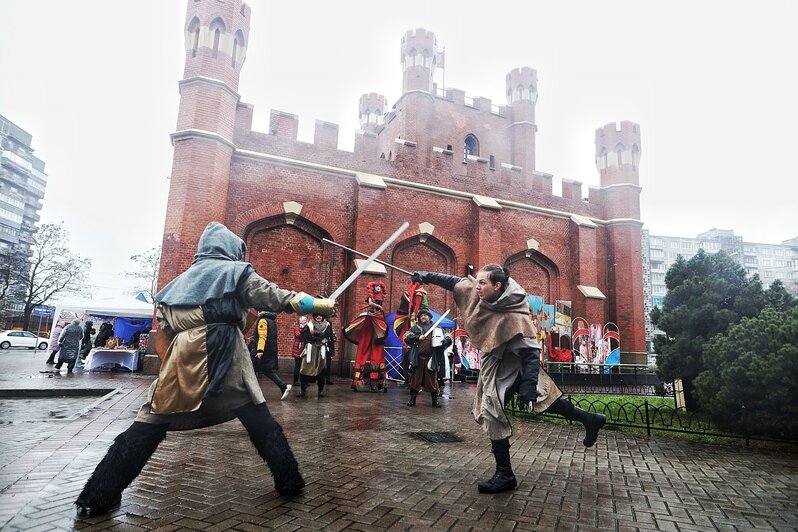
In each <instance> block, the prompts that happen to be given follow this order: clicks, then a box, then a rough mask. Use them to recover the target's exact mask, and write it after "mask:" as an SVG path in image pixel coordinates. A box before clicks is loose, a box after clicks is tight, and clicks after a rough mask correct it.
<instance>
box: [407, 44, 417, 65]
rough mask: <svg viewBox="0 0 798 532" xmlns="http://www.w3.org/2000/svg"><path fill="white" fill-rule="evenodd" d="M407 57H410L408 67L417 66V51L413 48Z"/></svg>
mask: <svg viewBox="0 0 798 532" xmlns="http://www.w3.org/2000/svg"><path fill="white" fill-rule="evenodd" d="M407 55H408V56H409V57H408V60H407V66H410V67H411V66H416V49H415V48H411V49H410V53H408V54H407Z"/></svg>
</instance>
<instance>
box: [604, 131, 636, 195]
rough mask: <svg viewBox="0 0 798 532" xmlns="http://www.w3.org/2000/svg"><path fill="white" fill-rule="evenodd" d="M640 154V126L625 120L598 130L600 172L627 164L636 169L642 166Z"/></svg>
mask: <svg viewBox="0 0 798 532" xmlns="http://www.w3.org/2000/svg"><path fill="white" fill-rule="evenodd" d="M640 152H641V150H640V126H639V125H638V124H635V123H634V122H629V121H626V120H624V121H622V122H620V123H616V122H610V123H609V124H605V125H604V126H603V127H600V128H598V129H596V167H597V168H598V170H599V172H604V171H605V170H606V169H607V168H610V167H615V166H622V165H627V164H628V165H631V166H632V167H633V168H635V169H636V168H637V166H638V165H639V164H640ZM635 182H637V181H636V180H635Z"/></svg>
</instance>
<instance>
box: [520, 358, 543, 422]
mask: <svg viewBox="0 0 798 532" xmlns="http://www.w3.org/2000/svg"><path fill="white" fill-rule="evenodd" d="M520 355H521V388H520V389H519V390H518V401H519V402H520V404H521V406H522V407H524V408H529V410H532V406H533V405H534V404H535V403H536V402H537V400H538V374H539V373H540V349H535V348H528V349H522V350H521V352H520ZM530 403H531V405H530Z"/></svg>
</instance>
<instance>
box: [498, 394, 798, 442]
mask: <svg viewBox="0 0 798 532" xmlns="http://www.w3.org/2000/svg"><path fill="white" fill-rule="evenodd" d="M566 399H567V400H568V401H570V402H571V403H573V404H574V405H576V406H578V407H579V408H582V409H583V410H587V411H588V412H598V413H601V414H604V415H605V416H607V425H611V426H617V427H633V428H637V429H643V430H645V431H646V434H647V435H648V436H651V434H652V432H655V431H662V432H680V433H686V434H698V435H702V436H714V437H722V438H734V439H743V440H745V445H746V447H748V446H750V442H751V440H759V441H772V442H785V443H793V444H795V443H798V437H796V434H795V433H794V432H792V431H790V430H789V429H788V430H784V429H783V427H790V426H791V424H792V420H787V419H784V420H778V419H776V420H773V422H772V423H769V424H768V426H766V427H763V426H762V424H761V423H760V424H757V423H756V420H757V414H756V413H755V412H749V411H747V410H746V409H745V407H742V408H740V410H739V411H738V412H731V413H730V418H731V419H730V420H727V421H726V422H725V423H724V424H723V425H722V426H721V425H719V424H718V423H717V422H716V421H715V420H713V419H710V417H709V416H708V415H706V414H705V413H702V412H687V411H686V410H683V409H677V408H675V406H669V405H664V404H657V403H656V402H655V401H649V400H648V399H642V400H641V401H637V402H626V401H618V400H614V399H606V400H605V399H589V398H582V399H575V398H574V397H573V396H571V395H568V396H567V397H566ZM507 410H508V411H509V412H510V413H511V414H512V415H514V416H517V417H534V414H532V413H530V412H529V411H528V410H526V408H525V407H523V406H521V405H519V404H518V396H517V395H516V396H515V397H513V399H512V401H510V403H509V404H508V405H507ZM542 415H543V416H547V417H548V416H551V417H556V418H559V419H562V418H560V417H559V416H556V415H554V414H545V413H544V414H542ZM730 426H731V427H737V428H738V430H734V429H729V427H730ZM752 427H756V429H757V430H756V431H753V430H751V428H752Z"/></svg>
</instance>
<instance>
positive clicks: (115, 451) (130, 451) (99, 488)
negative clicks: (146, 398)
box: [75, 421, 166, 517]
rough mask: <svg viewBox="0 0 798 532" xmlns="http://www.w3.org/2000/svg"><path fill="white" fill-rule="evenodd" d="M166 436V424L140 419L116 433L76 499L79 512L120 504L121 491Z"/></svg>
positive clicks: (104, 509)
mask: <svg viewBox="0 0 798 532" xmlns="http://www.w3.org/2000/svg"><path fill="white" fill-rule="evenodd" d="M165 436H166V425H152V424H149V423H142V422H140V421H135V422H133V424H132V425H131V426H130V427H129V428H128V429H127V430H126V431H125V432H123V433H122V434H120V435H119V436H117V437H116V439H114V443H113V445H111V447H110V448H109V449H108V452H107V453H106V454H105V457H104V458H103V459H102V461H101V462H100V463H99V464H98V465H97V467H96V468H95V469H94V473H92V474H91V477H89V480H88V481H87V482H86V485H85V486H84V487H83V491H81V492H80V495H79V496H78V500H77V501H75V505H76V506H77V507H78V513H79V514H80V515H82V516H86V517H92V516H95V515H100V514H104V513H106V512H108V511H109V510H110V509H111V508H113V507H115V506H117V505H118V504H119V502H120V501H121V499H122V491H123V490H124V489H125V488H126V487H128V486H129V485H130V483H131V482H133V479H135V478H136V477H137V476H138V474H139V473H140V472H141V470H142V469H143V468H144V465H145V464H146V463H147V460H149V459H150V456H152V453H154V452H155V449H157V448H158V444H159V443H161V441H162V440H163V439H164V437H165Z"/></svg>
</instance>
